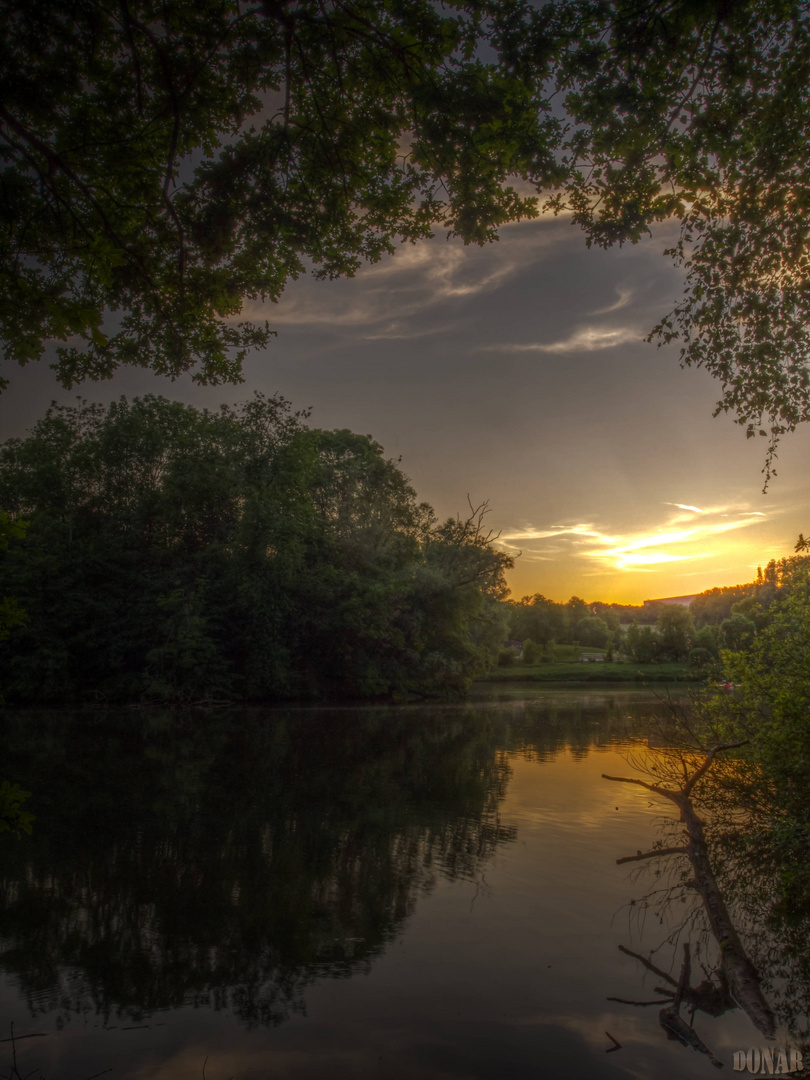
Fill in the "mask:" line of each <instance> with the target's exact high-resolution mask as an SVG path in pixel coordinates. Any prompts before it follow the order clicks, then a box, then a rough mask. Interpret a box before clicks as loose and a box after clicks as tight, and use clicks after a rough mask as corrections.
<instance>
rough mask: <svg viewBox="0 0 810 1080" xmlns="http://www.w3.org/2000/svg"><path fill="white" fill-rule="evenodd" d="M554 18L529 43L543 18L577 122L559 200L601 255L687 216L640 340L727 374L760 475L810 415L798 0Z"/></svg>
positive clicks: (806, 54)
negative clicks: (655, 225) (658, 302)
mask: <svg viewBox="0 0 810 1080" xmlns="http://www.w3.org/2000/svg"><path fill="white" fill-rule="evenodd" d="M548 7H549V8H550V9H551V10H550V11H548V9H545V8H544V9H543V13H538V14H537V16H536V17H534V18H533V20H532V22H533V26H534V28H535V34H536V37H535V39H534V40H538V39H540V38H542V36H543V35H544V34H548V33H549V25H550V27H551V33H552V36H553V37H554V38H555V40H557V41H560V40H562V39H563V38H565V45H564V50H563V55H562V57H561V58H560V60H559V62H558V63H559V67H558V77H557V83H558V85H559V86H560V87H561V88H562V89H563V90H564V91H567V93H566V96H565V109H566V111H567V113H568V116H569V118H570V127H569V129H568V133H567V135H566V136H565V143H566V146H567V150H568V165H569V167H570V171H569V173H568V177H567V180H566V185H565V188H564V190H563V191H562V192H560V193H559V194H558V195H557V196H555V197H554V199H553V200H552V203H553V205H555V206H556V207H558V208H562V207H563V206H565V207H568V208H570V209H571V210H572V211H573V214H574V217H575V220H576V221H578V222H579V223H580V224H581V225H582V226H583V228H585V230H586V231H587V233H588V240H589V243H590V242H593V243H596V244H599V245H602V246H607V245H610V244H612V243H616V242H618V243H622V242H624V241H631V242H636V241H637V240H638V239H639V238H640V237H641V235H642V234H643V233H644V232H646V231H647V230H648V228H649V226H650V224H651V223H652V222H655V221H663V220H666V219H671V218H674V219H676V220H679V221H680V223H681V234H680V238H679V240H678V241H677V242H676V243H675V245H674V246H673V247H672V248H671V249H670V252H669V253H670V254H671V255H672V257H673V258H674V259H675V261H676V263H678V264H679V265H681V266H682V267H683V268H684V270H685V272H686V288H685V292H684V297H683V300H682V301H681V302H680V303H679V304H678V305H677V306H676V308H675V310H674V312H672V314H671V315H669V316H666V317H665V318H663V319H662V320H661V322H660V323H659V325H658V326H657V327H656V328H655V329H654V330H653V331H652V333H651V335H650V337H651V339H656V340H658V342H659V343H660V344H663V343H666V342H669V341H672V340H680V342H681V343H682V349H681V361H682V363H684V364H690V365H695V366H698V367H704V368H706V370H707V371H709V372H710V373H711V374H712V375H714V376H715V377H716V378H718V379H719V380H720V382H721V384H722V396H721V397H720V400H719V401H718V403H717V408H716V412H721V411H723V412H731V413H732V414H733V415H736V418H737V421H738V422H739V423H741V424H744V425H745V426H746V429H747V434H748V435H749V436H753V435H756V434H757V433H759V434H760V435H762V436H766V437H768V438H769V440H770V441H769V446H768V451H767V458H766V473H768V472H769V471H770V467H771V464H772V461H773V454H774V450H775V446H776V444H777V442H778V439H779V437H780V435H782V434H783V433H784V432H785V431H790V430H792V429H793V428H794V427H795V426H796V425H797V424H798V423H800V422H802V421H804V420H806V419H808V416H810V375H808V369H807V357H808V353H809V352H810V336H809V335H810V330H808V327H810V320H808V317H807V316H808V294H807V288H806V280H807V260H808V247H807V240H806V237H807V223H808V215H807V206H808V191H809V190H810V177H808V173H807V158H806V151H805V148H806V145H807V138H808V131H809V129H810V109H808V89H807V87H808V80H807V78H806V73H807V70H808V62H810V59H809V58H810V25H809V24H808V19H807V6H806V4H805V3H802V2H795V3H792V2H787V3H783V2H781V0H779V2H775V0H744V2H742V3H734V4H721V3H708V4H687V3H675V4H670V3H664V2H663V0H660V2H659V0H655V2H654V3H651V4H650V3H641V2H640V0H613V2H612V3H608V4H591V3H586V2H582V3H580V2H577V0H573V2H570V3H565V4H555V5H549V6H548ZM547 11H548V13H547V14H544V13H545V12H547ZM530 50H531V45H530V44H528V42H527V45H526V48H525V50H524V52H523V54H522V55H523V56H524V57H528V56H529V55H530ZM766 482H767V478H766Z"/></svg>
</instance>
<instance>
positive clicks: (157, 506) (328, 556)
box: [0, 395, 511, 702]
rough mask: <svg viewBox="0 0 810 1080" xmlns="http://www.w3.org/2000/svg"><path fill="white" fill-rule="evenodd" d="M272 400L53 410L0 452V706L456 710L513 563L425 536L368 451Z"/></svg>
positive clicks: (412, 507)
mask: <svg viewBox="0 0 810 1080" xmlns="http://www.w3.org/2000/svg"><path fill="white" fill-rule="evenodd" d="M305 419H306V417H305V416H304V414H302V413H294V412H293V411H292V409H291V407H290V405H289V404H288V403H287V402H285V401H284V400H283V399H281V398H279V397H273V398H266V397H263V396H261V395H256V396H255V397H254V398H253V399H252V400H251V401H249V402H248V403H246V404H243V405H241V406H237V407H233V408H229V407H223V408H222V409H221V410H220V411H219V412H209V411H207V410H203V411H198V410H196V409H194V408H191V407H189V406H186V405H182V404H180V403H177V402H171V401H168V400H165V399H163V398H159V397H152V396H148V397H144V398H142V399H136V400H134V401H133V402H131V403H130V402H127V401H126V399H123V398H122V399H121V400H120V401H117V402H115V403H113V404H112V405H110V406H109V408H105V407H103V406H101V405H92V404H87V403H84V402H82V403H80V404H79V405H77V406H75V407H59V406H52V407H51V409H50V410H49V411H48V413H47V414H46V416H45V418H44V419H43V420H41V421H40V422H39V423H38V424H37V425H36V427H35V428H34V429H33V432H32V434H31V435H30V437H28V438H26V439H24V440H20V439H12V440H9V441H8V442H6V443H5V444H4V445H3V447H2V449H0V509H2V510H3V511H5V512H6V513H7V514H8V515H9V516H10V518H11V519H13V520H21V519H22V520H27V521H28V522H29V526H28V528H27V531H26V534H25V536H24V538H23V537H20V536H16V537H11V538H10V540H9V546H8V549H7V551H6V552H5V553H4V555H3V557H2V560H0V596H4V597H7V598H8V600H9V602H10V603H13V604H14V605H16V608H17V609H22V610H23V611H24V612H25V613H26V621H25V623H24V625H22V626H20V627H17V628H15V629H14V630H13V631H12V633H11V634H10V636H9V640H8V642H7V643H6V646H5V649H4V651H3V655H2V659H1V660H0V680H1V682H0V685H2V688H3V693H4V695H5V696H6V699H7V700H8V701H9V702H12V701H17V702H26V701H53V702H57V701H67V700H76V701H78V700H87V699H92V698H96V699H109V700H123V699H141V698H146V699H162V700H175V701H182V700H187V701H192V700H200V699H203V698H219V699H222V698H228V699H235V698H239V699H267V698H279V697H293V696H318V697H324V696H328V697H377V696H380V697H385V696H397V695H404V694H407V693H409V692H416V693H422V694H447V693H458V692H460V691H462V690H463V689H464V688H465V687H466V685H467V684H468V682H469V681H470V680H471V679H472V678H473V677H475V676H476V675H478V674H480V673H482V672H483V671H485V670H486V669H487V668H488V667H489V665H490V663H491V661H492V656H493V655H494V653H495V652H496V651H497V648H498V647H499V645H500V644H501V642H502V640H503V638H504V636H505V624H504V620H503V617H502V614H501V613H500V611H499V608H498V604H497V603H496V601H497V599H498V598H501V597H503V596H504V595H505V594H506V588H505V584H504V578H503V574H504V570H505V569H506V568H508V567H509V566H510V565H511V562H510V560H509V558H508V557H507V556H505V555H503V554H501V553H499V552H496V551H495V550H493V548H492V546H491V544H490V542H489V537H488V536H487V535H486V534H485V532H484V530H483V528H482V514H481V513H480V512H478V513H475V512H474V513H473V514H472V515H471V516H470V518H469V519H467V520H462V519H450V520H448V521H445V522H443V523H440V522H437V520H436V518H435V515H434V514H433V512H432V510H431V509H430V507H428V506H427V505H426V504H424V503H419V502H418V501H417V498H416V495H415V492H414V491H413V489H412V488H411V486H410V485H409V483H408V481H407V479H406V477H404V476H403V475H402V473H401V472H400V471H399V469H398V468H397V467H396V465H395V464H394V463H393V462H391V461H388V460H386V459H385V457H384V455H383V451H382V448H381V447H380V446H379V445H378V444H377V443H375V442H374V441H373V440H372V439H371V438H370V437H369V436H362V435H356V434H353V433H352V432H349V431H319V430H314V429H310V428H308V427H307V426H306V425H305V423H304V421H305Z"/></svg>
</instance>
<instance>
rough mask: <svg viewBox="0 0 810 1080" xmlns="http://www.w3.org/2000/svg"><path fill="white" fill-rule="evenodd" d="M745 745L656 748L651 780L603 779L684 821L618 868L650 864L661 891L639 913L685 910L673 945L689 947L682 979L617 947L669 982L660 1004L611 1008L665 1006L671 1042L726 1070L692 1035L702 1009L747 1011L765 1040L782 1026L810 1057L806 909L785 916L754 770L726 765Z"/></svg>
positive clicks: (640, 762) (640, 761)
mask: <svg viewBox="0 0 810 1080" xmlns="http://www.w3.org/2000/svg"><path fill="white" fill-rule="evenodd" d="M739 745H741V744H739V743H738V744H730V745H718V746H714V747H713V748H711V749H710V750H708V751H706V752H705V753H702V754H701V753H698V754H696V753H695V752H689V751H687V750H666V749H663V750H662V749H660V748H659V749H658V750H657V751H656V752H655V753H654V754H653V755H651V756H650V757H638V756H637V757H636V758H635V760H634V764H636V765H637V766H640V767H641V769H642V770H643V771H644V772H645V773H646V774H647V778H646V779H642V778H641V777H617V776H604V779H606V780H612V781H618V782H621V783H630V784H637V785H640V786H641V787H643V788H645V789H646V790H648V791H649V792H650V793H651V794H653V795H655V796H658V797H661V798H663V799H667V800H668V801H669V802H671V803H673V804H674V805H675V807H676V808H677V809H678V811H679V815H678V820H677V821H672V822H669V823H668V824H667V825H666V826H665V827H664V833H665V835H664V837H662V838H660V839H659V840H658V841H657V842H656V844H655V845H654V846H653V848H652V849H651V850H650V851H646V852H642V851H639V852H637V853H636V854H635V855H628V856H624V857H622V858H620V859H617V860H616V861H617V863H628V862H646V861H647V860H654V862H655V865H656V870H655V874H656V876H657V877H664V880H665V884H664V887H663V888H657V889H655V890H654V891H652V892H649V893H647V894H646V895H645V896H644V897H643V898H642V899H641V900H640V901H633V904H637V905H638V906H639V907H640V908H641V910H648V909H650V908H653V909H657V910H660V909H661V908H662V907H668V906H671V905H672V904H673V903H676V902H686V909H685V913H684V916H683V917H682V918H681V919H680V920H678V921H677V922H676V925H675V928H674V930H671V931H670V932H669V934H668V936H667V942H669V943H670V944H674V943H676V942H678V941H679V940H680V938H681V937H682V936H683V935H686V937H687V938H688V940H687V941H686V942H683V944H682V963H681V967H680V973H679V975H678V978H677V979H676V978H674V977H673V975H672V973H671V972H667V971H664V970H663V969H662V968H661V967H660V966H658V965H657V964H655V963H653V960H652V955H650V956H648V957H645V956H642V955H640V954H639V953H636V952H633V951H631V950H630V949H627V948H625V947H623V946H619V948H620V950H621V951H622V952H624V953H625V954H627V955H629V956H632V957H634V958H635V959H636V960H638V961H639V962H640V963H641V964H642V966H643V967H644V969H645V970H646V971H648V972H651V973H653V974H654V975H656V976H658V977H659V978H660V979H661V980H662V981H663V983H664V984H665V985H664V986H661V985H656V986H655V987H654V993H656V994H659V995H661V997H660V998H658V999H655V1000H652V1001H630V1000H627V999H622V998H615V997H611V998H609V999H608V1000H610V1001H618V1002H623V1003H624V1004H627V1005H633V1006H648V1005H663V1006H664V1008H662V1009H661V1010H660V1012H659V1023H660V1025H661V1027H662V1028H663V1029H664V1031H665V1032H666V1035H667V1038H668V1039H672V1040H677V1041H679V1042H680V1043H681V1044H682V1045H684V1046H689V1047H691V1048H692V1049H694V1050H697V1051H699V1052H700V1053H702V1054H705V1055H707V1056H708V1058H709V1060H710V1061H711V1062H712V1064H713V1065H715V1066H717V1067H719V1068H722V1062H721V1061H719V1060H718V1059H717V1058H716V1056H715V1055H714V1053H713V1052H712V1050H711V1049H710V1047H709V1046H708V1045H707V1044H706V1043H705V1042H704V1041H703V1039H702V1038H701V1036H700V1035H699V1034H698V1033H697V1032H696V1030H695V1028H694V1019H695V1014H696V1013H698V1012H701V1013H704V1014H705V1015H708V1016H712V1017H717V1016H720V1015H722V1014H723V1013H725V1012H728V1011H729V1010H731V1009H737V1008H739V1009H742V1010H743V1011H744V1012H745V1013H746V1015H747V1016H748V1018H749V1019H750V1021H751V1023H752V1024H753V1026H754V1027H755V1028H756V1029H757V1031H758V1032H759V1033H760V1034H762V1035H764V1036H765V1037H766V1039H768V1040H774V1039H775V1038H776V1036H777V1027H779V1028H780V1031H779V1033H778V1034H779V1035H780V1036H781V1041H782V1042H784V1043H785V1044H786V1045H790V1046H792V1047H797V1046H798V1047H799V1048H800V1049H801V1050H802V1051H803V1052H804V1056H805V1057H806V1058H807V1057H810V1052H809V1051H810V1046H808V1014H809V1013H810V948H809V947H808V946H810V910H804V911H800V910H795V909H794V910H791V911H790V912H786V911H785V910H784V905H783V903H782V902H781V896H780V893H779V890H778V889H775V888H774V883H775V882H777V881H778V880H779V865H778V862H779V852H778V850H775V849H774V847H773V845H772V844H770V845H769V843H768V838H769V837H771V836H772V832H771V830H770V829H769V828H768V827H767V824H766V823H767V819H768V815H769V810H770V808H769V807H768V806H767V804H766V803H763V802H762V800H761V793H760V792H759V791H758V785H757V784H756V783H755V782H754V781H755V778H754V777H752V774H751V768H750V766H748V765H747V764H746V763H744V762H741V761H737V760H735V759H734V758H733V756H731V757H728V756H726V753H727V752H732V753H733V750H734V749H736V747H737V746H739ZM721 755H723V756H722V757H721ZM656 951H657V950H656ZM693 954H694V955H695V956H698V957H700V958H701V968H702V973H703V978H702V980H701V981H700V982H699V983H698V984H697V985H694V986H693V985H692V981H693V980H692V962H693ZM683 1008H686V1010H687V1011H688V1021H687V1020H685V1019H684V1018H683V1017H682V1015H681V1010H682V1009H683ZM802 1075H810V1070H804V1071H803V1072H802Z"/></svg>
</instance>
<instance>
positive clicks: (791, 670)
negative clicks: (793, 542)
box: [703, 568, 810, 898]
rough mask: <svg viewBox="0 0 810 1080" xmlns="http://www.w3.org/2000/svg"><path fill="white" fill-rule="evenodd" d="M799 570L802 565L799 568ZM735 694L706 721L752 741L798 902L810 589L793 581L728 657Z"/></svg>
mask: <svg viewBox="0 0 810 1080" xmlns="http://www.w3.org/2000/svg"><path fill="white" fill-rule="evenodd" d="M794 569H796V568H794ZM722 660H723V667H724V673H725V678H726V679H728V680H729V681H730V682H731V683H733V684H734V690H733V692H731V693H729V692H726V691H717V693H716V694H715V695H714V696H712V697H711V698H710V699H709V701H708V702H707V703H706V704H705V705H704V708H703V712H704V717H705V718H706V719H708V720H709V721H710V722H711V723H712V725H713V726H714V727H715V729H717V730H719V732H720V734H721V735H722V736H723V737H724V738H727V737H733V738H744V739H746V740H747V745H746V748H745V754H746V756H747V758H748V760H749V762H750V763H751V765H752V766H753V767H754V769H755V774H754V777H755V778H754V780H753V781H752V784H751V794H750V795H749V798H751V799H753V800H754V801H755V802H757V803H758V804H760V805H765V806H767V807H768V817H769V822H770V828H769V835H770V841H771V851H772V854H774V855H775V856H776V861H777V864H778V866H779V873H780V875H781V877H782V883H783V889H784V890H785V892H786V894H787V895H788V896H795V897H796V898H798V897H799V896H800V895H801V893H802V891H806V889H807V887H808V886H809V885H810V881H809V880H808V875H807V857H806V855H807V838H808V835H809V830H810V786H809V778H810V723H808V704H809V703H810V585H809V584H808V578H807V574H806V568H805V580H804V583H803V584H800V583H798V582H796V581H795V580H794V583H793V588H792V589H791V590H790V591H788V592H786V593H785V594H784V595H783V596H781V597H780V598H779V599H778V600H777V601H776V602H775V603H774V604H773V605H772V606H771V608H770V610H769V611H768V613H767V621H766V623H765V625H764V626H763V628H762V629H760V630H759V631H758V632H757V633H756V635H755V636H753V637H751V638H749V639H748V640H747V641H746V643H745V644H744V645H743V647H742V648H740V649H739V650H737V651H730V650H729V651H725V652H723V653H722Z"/></svg>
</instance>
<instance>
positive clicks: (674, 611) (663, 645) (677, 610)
mask: <svg viewBox="0 0 810 1080" xmlns="http://www.w3.org/2000/svg"><path fill="white" fill-rule="evenodd" d="M694 631H695V622H694V619H693V618H692V613H691V611H690V610H689V608H685V607H681V606H680V604H666V605H663V606H662V607H661V611H660V613H659V615H658V634H659V651H660V655H661V657H662V658H663V659H665V660H686V659H688V657H689V649H690V646H691V642H692V635H693V634H694Z"/></svg>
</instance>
